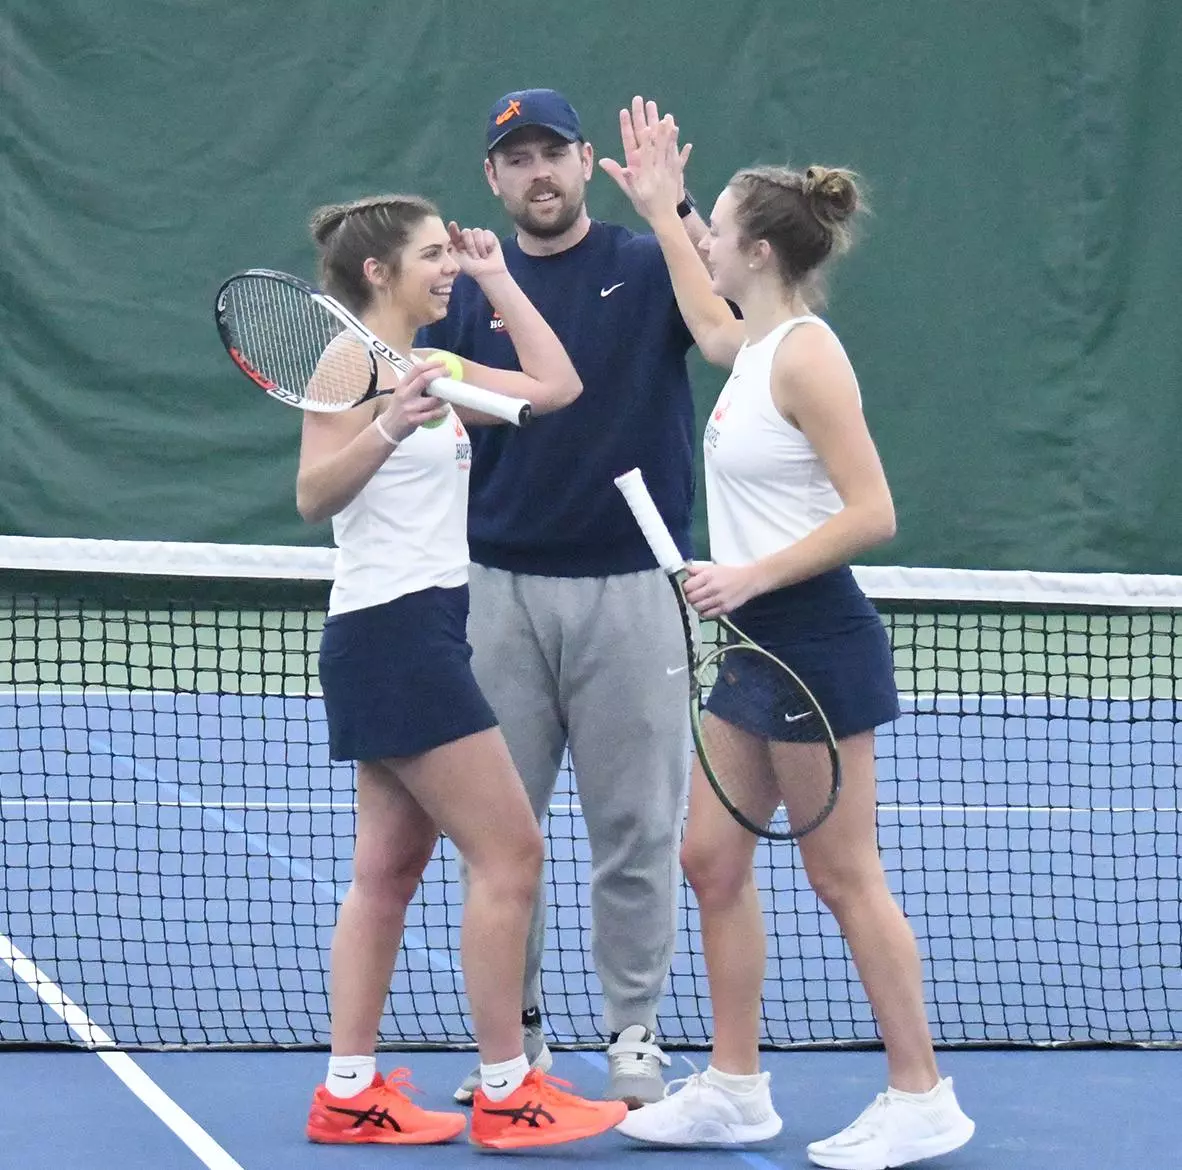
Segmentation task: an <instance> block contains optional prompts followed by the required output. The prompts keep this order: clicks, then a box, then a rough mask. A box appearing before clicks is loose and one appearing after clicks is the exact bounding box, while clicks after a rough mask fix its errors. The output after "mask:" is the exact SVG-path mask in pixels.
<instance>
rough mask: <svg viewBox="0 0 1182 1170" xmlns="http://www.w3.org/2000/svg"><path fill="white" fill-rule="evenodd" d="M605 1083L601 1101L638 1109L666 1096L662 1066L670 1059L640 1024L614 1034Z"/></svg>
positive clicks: (609, 1048)
mask: <svg viewBox="0 0 1182 1170" xmlns="http://www.w3.org/2000/svg"><path fill="white" fill-rule="evenodd" d="M607 1065H608V1082H607V1092H606V1093H605V1094H604V1097H605V1098H606V1099H607V1100H608V1101H623V1102H625V1103H626V1104H627V1106H628V1108H629V1109H639V1108H640V1106H641V1105H650V1104H652V1102H654V1101H660V1100H661V1098H662V1097H664V1096H665V1078H664V1077H663V1076H662V1075H661V1066H662V1065H664V1066H665V1067H666V1068H667V1067H668V1066H669V1058H668V1057H667V1056H666V1055H665V1054H664V1053H663V1052H662V1051H661V1050H660V1048H659V1047H658V1046H657V1038H656V1036H654V1035H653V1034H652V1032H650V1031H649V1030H648V1029H647V1028H646V1027H645V1026H644V1025H643V1024H632V1025H630V1026H629V1027H627V1028H625V1029H624V1030H623V1031H622V1032H617V1033H616V1035H615V1036H614V1037H613V1038H612V1042H611V1043H610V1044H609V1045H608V1047H607Z"/></svg>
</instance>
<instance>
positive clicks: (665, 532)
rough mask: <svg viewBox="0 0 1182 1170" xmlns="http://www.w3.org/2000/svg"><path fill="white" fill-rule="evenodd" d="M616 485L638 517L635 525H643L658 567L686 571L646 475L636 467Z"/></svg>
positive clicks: (645, 537) (669, 570) (618, 476)
mask: <svg viewBox="0 0 1182 1170" xmlns="http://www.w3.org/2000/svg"><path fill="white" fill-rule="evenodd" d="M615 483H616V487H618V488H619V489H620V491H621V492H622V493H623V496H624V499H625V501H626V502H627V504H628V507H629V508H631V509H632V515H633V516H634V517H635V518H636V523H637V524H639V525H640V531H641V532H642V533H644V539H645V540H647V541H648V546H649V548H651V549H652V550H653V556H654V557H656V558H657V564H658V565H660V566H661V568H662V569H664V570H665V572H666V573H671V574H672V573H679V572H681V570H682V569H684V568H685V558H684V557H682V555H681V553H680V552H679V551H678V548H677V544H676V542H675V541H674V539H673V536H672V535H671V534H670V532H669V529H668V527H666V525H665V521H664V520H662V519H661V513H660V512H658V511H657V505H656V504H654V503H653V498H652V496H650V495H649V491H648V487H647V486H646V485H645V482H644V474H643V473H642V472H641V470H640V468H639V467H634V468H633V469H632V470H631V471H626V472H625V473H624V474H623V475H617V476H616V480H615Z"/></svg>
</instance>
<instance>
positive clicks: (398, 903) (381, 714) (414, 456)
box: [296, 196, 627, 1149]
mask: <svg viewBox="0 0 1182 1170" xmlns="http://www.w3.org/2000/svg"><path fill="white" fill-rule="evenodd" d="M312 232H313V235H314V237H315V239H316V242H317V243H318V245H319V248H320V257H321V270H322V277H323V284H324V286H325V288H326V290H327V291H328V292H330V293H332V294H333V295H334V296H336V297H337V298H338V299H339V300H341V301H342V302H343V303H344V304H345V305H347V306H348V307H349V308H350V309H352V310H353V312H355V313H357V314H358V315H359V316H360V317H361V319H362V320H363V321H364V322H365V324H366V325H367V326H368V327H369V328H370V329H371V330H373V332H374V333H376V334H377V335H378V336H379V337H380V338H382V339H383V340H384V341H386V343H387V344H389V345H390V346H392V347H393V348H395V349H397V350H400V351H401V352H403V353H405V352H408V351H409V349H410V347H411V343H412V338H413V337H414V333H415V330H417V329H418V328H419V327H420V326H422V325H426V324H428V323H430V322H433V321H436V320H438V319H439V318H441V317H442V316H443V315H444V314H445V313H446V311H447V302H448V296H449V293H450V290H451V284H452V281H453V280H454V278H455V276H456V274H457V273H459V272H461V271H463V272H467V273H469V274H470V275H471V276H472V277H473V278H474V279H475V280H476V281H477V282H478V283H479V284H480V286H481V288H482V289H483V290H484V291H485V292H486V293H487V295H488V296H489V298H490V299H491V300H492V301H494V302H495V304H496V305H497V308H498V310H499V312H500V314H501V316H502V318H503V320H504V322H505V327H506V329H507V330H508V331H509V333H510V334H511V336H512V338H513V342H514V344H515V346H516V349H517V353H518V356H519V359H520V365H521V372H517V371H505V370H492V369H489V368H487V367H484V366H480V365H477V364H475V363H469V364H467V366H466V368H465V370H464V378H465V379H466V380H467V381H470V382H472V383H473V384H475V385H478V386H483V387H485V388H486V389H489V390H493V391H496V392H500V393H504V394H507V395H510V396H513V397H518V398H527V399H529V400H530V401H531V402H532V403H533V406H534V409H535V411H537V412H538V413H544V412H546V411H552V410H556V409H558V408H559V407H562V406H565V405H566V404H567V403H569V402H571V401H573V400H574V399H575V398H576V397H577V396H578V394H579V393H580V391H581V388H582V387H581V384H580V381H579V378H578V376H577V375H576V373H575V371H574V368H573V367H572V366H571V363H570V360H569V358H568V357H567V355H566V351H565V350H564V349H563V348H562V345H561V344H560V343H559V341H558V339H557V338H556V337H555V336H554V333H553V332H552V331H551V329H550V327H549V326H548V325H547V324H546V322H545V321H544V320H543V319H542V317H541V316H540V314H539V313H538V312H537V310H536V309H535V308H534V307H533V305H532V304H530V302H529V301H528V299H527V298H526V297H525V294H524V293H522V291H521V289H520V288H519V287H518V286H517V284H516V282H515V281H514V280H513V278H512V277H511V276H510V275H509V274H508V272H507V271H506V270H505V264H504V260H503V258H502V255H501V250H500V245H499V244H498V243H497V240H496V237H495V236H494V235H493V234H492V233H491V232H485V231H471V230H464V231H461V230H460V229H459V228H457V227H456V226H455V225H454V224H452V225H450V226H449V227H445V226H444V224H443V222H442V221H441V219H440V218H439V214H438V212H437V211H436V210H435V208H434V207H433V206H432V205H431V204H430V203H428V202H427V201H426V200H423V199H419V198H417V197H411V196H388V197H380V198H373V199H363V200H359V201H357V202H355V203H350V204H344V205H340V206H332V207H325V208H322V209H321V210H320V211H318V212H317V213H316V215H315V216H314V218H313V220H312ZM444 372H446V371H445V369H444V367H443V365H442V364H441V363H439V362H434V363H431V364H428V365H424V366H423V367H422V368H420V369H419V370H417V371H416V372H415V373H414V374H412V375H411V376H408V377H404V378H403V379H402V380H401V381H400V382H398V383H397V387H396V389H395V390H394V392H393V393H392V394H390V395H388V396H386V397H383V398H379V399H377V400H371V401H370V402H368V403H365V404H363V405H362V406H360V407H357V408H355V409H353V410H350V411H346V412H344V413H342V414H315V413H311V412H309V413H306V414H305V415H304V423H303V438H302V445H301V450H300V465H299V478H298V482H297V488H296V495H297V504H298V507H299V510H300V513H301V515H303V517H304V518H305V519H307V520H309V521H319V520H324V519H326V518H328V517H332V522H333V534H334V537H335V540H336V545H337V550H338V551H337V567H336V573H335V576H334V580H333V586H332V593H331V597H330V600H329V609H328V618H327V620H326V623H325V628H324V635H323V639H322V643H321V649H320V678H321V683H322V686H323V691H324V704H325V708H326V711H327V715H328V725H329V748H330V754H331V755H332V758H333V759H334V760H355V761H356V762H357V828H356V846H355V853H354V862H353V881H352V885H351V886H350V888H349V892H348V893H347V894H346V896H345V899H344V902H343V903H342V905H341V909H340V914H339V917H338V920H337V925H336V930H335V933H334V935H333V943H332V972H331V1005H332V1056H331V1057H330V1059H329V1066H328V1076H327V1078H326V1080H325V1083H324V1084H323V1085H321V1086H319V1087H318V1088H317V1089H316V1091H315V1094H314V1096H313V1100H312V1107H311V1113H310V1116H309V1118H308V1126H307V1134H308V1137H309V1138H310V1139H311V1140H312V1141H317V1142H335V1143H352V1142H379V1143H387V1144H394V1145H397V1144H424V1143H431V1142H442V1141H447V1140H448V1139H450V1138H452V1137H455V1136H456V1135H457V1134H458V1133H459V1132H460V1131H461V1130H462V1129H463V1128H464V1115H463V1114H460V1113H449V1112H439V1113H435V1112H428V1111H427V1110H424V1109H422V1108H420V1107H419V1106H418V1105H416V1104H414V1103H412V1102H411V1101H410V1099H409V1098H408V1097H407V1095H406V1093H405V1092H404V1091H403V1090H404V1089H406V1088H408V1087H409V1080H408V1077H409V1073H408V1072H407V1070H405V1069H400V1070H398V1071H396V1072H394V1073H392V1074H391V1075H390V1076H389V1077H388V1078H385V1079H383V1077H382V1076H381V1075H380V1074H379V1073H378V1072H377V1070H376V1061H375V1056H374V1050H375V1046H376V1042H377V1036H378V1026H379V1021H380V1019H381V1015H382V1009H383V1007H384V1005H385V1002H386V998H387V995H388V992H389V988H390V978H391V974H392V972H393V967H394V959H395V955H396V953H397V951H398V947H399V945H400V943H401V941H402V931H403V924H404V920H405V915H406V908H407V905H408V903H409V902H410V899H411V898H412V896H413V895H414V893H415V891H416V889H417V888H418V885H419V881H420V878H421V877H422V873H423V870H424V868H425V866H426V865H427V862H428V860H429V859H430V857H431V854H432V852H433V850H434V848H435V843H436V841H437V840H438V838H439V834H440V832H441V831H442V832H443V833H446V834H447V836H448V837H450V838H451V840H452V841H454V842H455V845H456V848H457V849H458V850H459V851H460V853H461V854H462V855H463V857H464V859H465V860H466V862H467V864H468V870H469V874H470V881H469V885H468V893H467V900H466V903H465V907H464V919H463V927H462V931H461V942H460V948H461V954H460V957H461V962H462V966H463V973H464V984H465V990H466V992H467V996H468V1000H469V1003H470V1005H471V1009H472V1018H473V1028H474V1031H475V1033H476V1038H477V1043H478V1046H479V1048H480V1061H481V1085H480V1088H478V1089H477V1091H476V1094H475V1100H474V1102H473V1104H474V1111H473V1115H472V1130H471V1134H470V1140H471V1141H472V1142H474V1143H475V1144H477V1145H480V1146H485V1147H489V1148H493V1149H506V1148H519V1147H528V1146H539V1145H552V1144H555V1143H559V1142H567V1141H573V1140H575V1139H577V1138H582V1137H590V1136H592V1135H594V1134H597V1133H602V1132H603V1131H604V1130H606V1129H610V1128H611V1127H612V1126H614V1125H615V1124H616V1123H617V1122H618V1121H620V1120H621V1118H622V1117H623V1116H624V1114H625V1113H626V1112H627V1107H626V1106H625V1105H624V1104H623V1103H621V1102H616V1101H602V1102H591V1101H584V1100H582V1099H581V1098H578V1097H575V1096H572V1095H570V1094H568V1093H564V1092H562V1091H561V1090H560V1089H558V1088H557V1087H556V1086H555V1085H554V1083H553V1082H551V1081H549V1080H547V1078H546V1077H545V1076H544V1074H543V1073H542V1072H540V1071H537V1070H533V1071H531V1070H530V1066H529V1063H528V1062H527V1060H526V1058H525V1054H524V1051H523V1046H522V1034H521V982H522V973H523V968H524V964H525V939H526V932H527V929H528V927H529V920H530V915H531V912H532V907H533V899H534V891H535V889H536V886H537V881H538V874H539V871H540V867H541V861H542V840H541V835H540V831H539V829H538V823H537V820H536V818H535V817H534V815H533V812H532V810H531V808H530V804H529V801H528V799H527V798H526V795H525V790H524V788H523V787H522V783H521V780H520V778H519V776H518V774H517V772H516V771H515V769H514V767H513V764H512V762H511V760H510V758H509V753H508V751H507V749H506V747H505V742H504V740H503V739H502V737H501V733H500V730H499V729H498V728H497V726H496V720H495V718H494V716H493V714H492V711H491V709H490V708H489V706H488V704H487V703H486V702H485V700H484V697H483V695H482V694H481V693H480V690H479V689H478V687H477V686H476V682H475V680H474V679H473V677H472V671H471V668H470V666H469V658H470V656H471V650H470V648H469V646H468V642H467V637H466V632H465V626H466V621H467V613H468V590H467V572H468V547H467V536H466V527H467V501H468V468H469V465H470V463H471V450H470V446H469V440H468V434H467V430H466V428H465V424H466V423H469V424H472V423H479V422H483V421H492V420H484V419H481V418H479V417H473V416H472V415H470V414H469V413H467V412H465V411H463V410H459V411H453V410H451V408H449V407H448V406H447V405H446V404H444V403H443V402H440V401H439V400H437V399H435V398H431V397H426V396H424V390H425V388H426V387H427V385H428V384H429V382H430V380H431V379H432V378H433V377H436V376H438V375H439V374H441V373H444ZM390 377H391V379H393V377H394V375H393V373H392V372H391V374H390ZM391 384H393V383H391Z"/></svg>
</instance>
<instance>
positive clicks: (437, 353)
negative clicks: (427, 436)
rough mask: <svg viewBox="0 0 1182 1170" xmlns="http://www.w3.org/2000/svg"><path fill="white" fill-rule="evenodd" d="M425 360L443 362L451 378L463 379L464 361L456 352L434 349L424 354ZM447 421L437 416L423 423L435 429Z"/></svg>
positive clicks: (458, 380)
mask: <svg viewBox="0 0 1182 1170" xmlns="http://www.w3.org/2000/svg"><path fill="white" fill-rule="evenodd" d="M423 361H426V362H443V364H444V365H445V366H447V376H448V377H449V378H454V379H455V380H456V381H457V382H461V381H463V378H464V363H463V362H462V361H460V359H459V358H458V357H457V356H456V355H455V354H454V353H448V352H447V350H446V349H433V350H431V352H430V353H427V354H424V355H423ZM448 413H449V414H450V411H449V412H448ZM445 422H447V419H446V418H437V419H436V420H435V421H434V422H429V423H423V426H425V427H427V428H428V429H431V430H434V428H435V427H441V426H443V424H444V423H445Z"/></svg>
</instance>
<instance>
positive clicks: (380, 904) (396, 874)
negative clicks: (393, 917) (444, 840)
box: [351, 848, 432, 913]
mask: <svg viewBox="0 0 1182 1170" xmlns="http://www.w3.org/2000/svg"><path fill="white" fill-rule="evenodd" d="M431 853H432V850H429V849H425V848H420V849H415V850H410V851H407V852H405V853H402V854H400V855H397V854H396V855H391V854H388V853H387V854H385V855H382V854H380V853H377V852H376V851H375V854H376V855H372V854H371V855H369V856H360V855H359V856H358V857H356V858H355V859H354V863H353V884H352V887H351V892H352V893H353V895H354V897H356V898H360V899H362V900H363V901H365V902H366V903H367V905H369V906H371V907H372V908H373V910H374V912H375V913H382V912H386V911H393V912H397V913H404V912H405V911H406V908H407V906H408V905H410V902H411V900H412V899H413V898H414V896H415V894H416V893H417V892H418V888H419V883H420V882H421V881H422V878H423V871H424V870H425V869H426V868H427V863H428V861H430V860H431Z"/></svg>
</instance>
